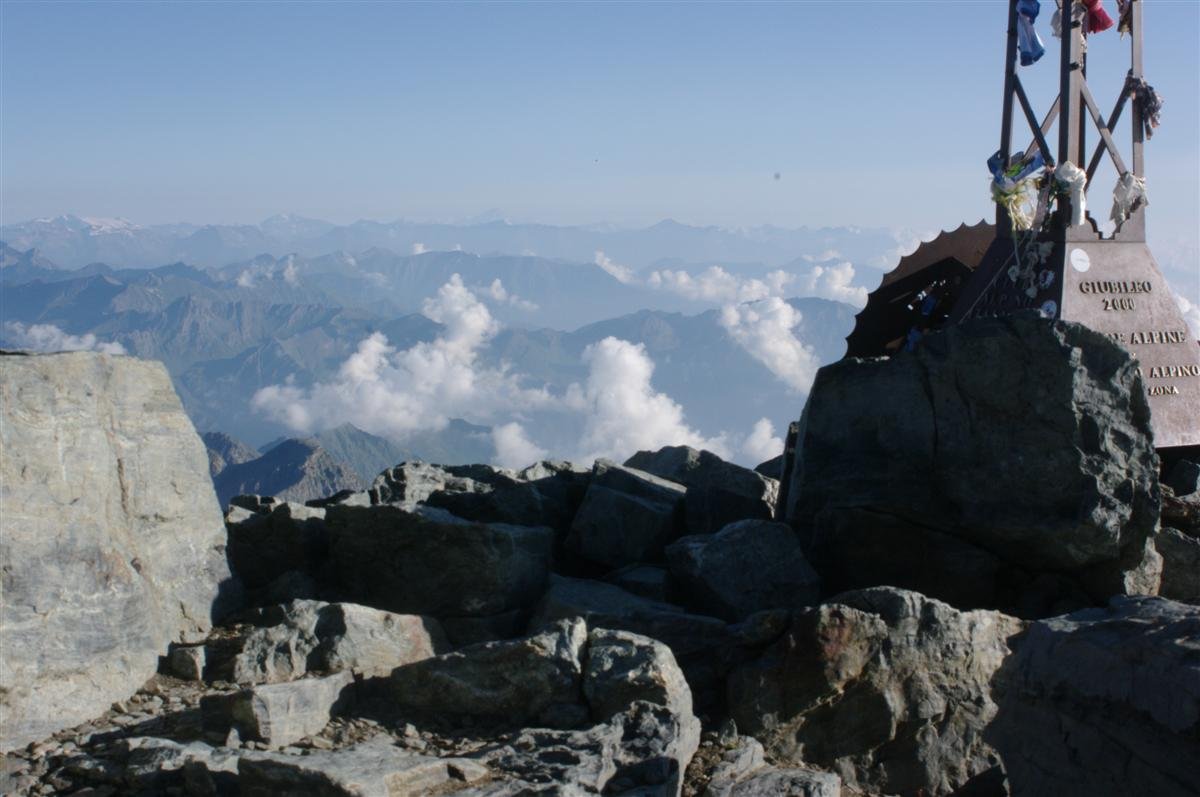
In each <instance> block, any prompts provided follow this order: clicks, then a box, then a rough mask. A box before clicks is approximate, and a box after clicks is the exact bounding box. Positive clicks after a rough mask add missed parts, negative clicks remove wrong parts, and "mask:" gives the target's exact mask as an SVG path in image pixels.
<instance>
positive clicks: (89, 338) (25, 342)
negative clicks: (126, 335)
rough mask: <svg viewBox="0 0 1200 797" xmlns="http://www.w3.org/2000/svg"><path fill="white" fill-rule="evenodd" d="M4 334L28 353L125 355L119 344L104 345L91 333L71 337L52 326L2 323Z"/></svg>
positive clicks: (17, 322) (15, 322)
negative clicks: (77, 352) (63, 352)
mask: <svg viewBox="0 0 1200 797" xmlns="http://www.w3.org/2000/svg"><path fill="white" fill-rule="evenodd" d="M4 334H5V337H7V338H8V339H9V340H10V341H12V343H13V344H14V345H16V346H17V348H19V349H26V350H28V351H38V352H51V351H98V352H100V353H101V354H125V347H124V346H122V345H121V344H120V343H115V342H114V343H105V342H103V341H101V340H99V339H97V338H96V336H95V335H93V334H92V333H91V332H88V333H87V334H86V335H71V334H69V333H67V332H64V331H62V330H61V329H59V328H58V327H56V326H55V325H54V324H31V325H29V326H25V325H24V324H22V323H21V322H20V321H6V322H4Z"/></svg>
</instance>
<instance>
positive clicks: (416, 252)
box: [412, 241, 429, 255]
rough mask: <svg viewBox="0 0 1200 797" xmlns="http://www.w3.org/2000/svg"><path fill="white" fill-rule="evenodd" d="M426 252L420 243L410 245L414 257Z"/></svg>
mask: <svg viewBox="0 0 1200 797" xmlns="http://www.w3.org/2000/svg"><path fill="white" fill-rule="evenodd" d="M428 251H429V250H428V249H426V248H425V244H423V243H421V242H420V241H418V242H416V243H415V244H413V245H412V253H413V254H414V255H423V254H425V253H426V252H428Z"/></svg>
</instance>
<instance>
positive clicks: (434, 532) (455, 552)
mask: <svg viewBox="0 0 1200 797" xmlns="http://www.w3.org/2000/svg"><path fill="white" fill-rule="evenodd" d="M325 511H326V513H327V514H326V524H327V526H328V528H329V535H330V544H329V548H330V557H331V560H332V564H333V567H334V569H335V571H336V574H337V579H338V582H339V587H340V588H341V590H342V591H344V592H345V594H346V595H347V596H348V597H349V598H351V599H352V600H354V601H355V602H357V603H361V604H364V605H367V606H374V607H377V608H380V609H386V610H388V611H393V612H401V613H405V614H422V615H432V616H435V617H438V618H439V619H440V618H443V617H489V616H493V615H497V614H502V613H504V612H508V611H512V610H514V609H523V608H528V607H529V606H531V605H532V604H533V603H534V602H535V601H536V600H537V599H538V596H539V595H541V593H542V590H543V589H544V587H545V584H546V578H547V576H548V575H549V572H550V561H551V552H552V547H553V544H554V532H553V531H552V530H551V529H549V528H545V527H533V526H509V525H505V524H500V523H492V524H481V523H470V522H468V521H464V520H461V519H459V518H456V517H454V516H452V515H450V514H449V513H447V512H445V511H442V510H437V509H432V508H429V507H421V508H420V509H419V510H418V511H417V512H408V511H406V510H404V509H401V508H399V507H394V506H386V505H380V506H372V507H355V506H344V505H341V506H331V507H329V508H328V509H326V510H325Z"/></svg>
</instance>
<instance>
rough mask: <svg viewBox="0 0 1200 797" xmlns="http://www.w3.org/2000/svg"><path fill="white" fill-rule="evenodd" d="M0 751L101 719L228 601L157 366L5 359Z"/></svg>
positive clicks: (217, 536)
mask: <svg viewBox="0 0 1200 797" xmlns="http://www.w3.org/2000/svg"><path fill="white" fill-rule="evenodd" d="M0 450H2V451H3V452H4V454H3V456H0V484H2V485H3V498H2V503H3V511H0V571H2V573H3V586H2V589H3V595H4V598H3V601H2V602H0V651H3V652H2V654H0V750H7V749H11V748H13V747H17V746H21V745H24V744H26V743H28V742H31V741H36V740H38V739H42V738H44V737H46V736H48V735H50V734H51V733H53V732H54V731H56V730H58V729H60V728H65V727H70V726H72V725H75V724H77V723H79V722H81V721H83V720H86V719H89V718H91V717H94V716H97V715H99V714H101V713H103V712H104V710H105V709H106V708H107V707H108V706H109V705H110V704H111V703H112V702H113V701H115V700H121V699H124V698H126V697H128V696H129V695H131V694H133V692H134V691H136V690H137V688H138V687H140V686H141V685H142V684H143V683H144V682H145V681H146V679H148V678H149V677H150V676H152V675H153V674H154V673H155V671H156V670H157V667H158V657H159V656H160V655H162V654H164V653H166V651H167V645H168V644H169V643H170V642H172V641H177V642H189V641H198V640H200V639H202V638H203V637H204V636H205V635H206V634H207V632H208V630H209V628H210V627H211V624H212V620H213V619H214V617H219V616H220V615H221V614H223V613H225V612H226V611H228V610H229V609H232V608H235V606H236V602H237V601H238V600H239V598H238V596H237V594H236V589H235V587H236V585H235V584H234V583H233V582H232V581H231V579H230V574H229V567H228V564H227V563H226V561H225V555H224V544H225V529H224V524H223V523H222V522H221V512H220V509H219V508H218V506H217V501H216V497H215V495H214V494H213V490H212V482H211V480H210V479H209V475H208V460H207V457H206V455H205V452H204V445H203V443H201V442H200V438H199V437H198V436H197V435H196V432H195V430H194V429H193V427H192V424H191V421H189V420H188V418H187V416H186V415H185V414H184V412H183V408H182V407H181V406H180V403H179V398H178V397H177V396H176V394H175V391H174V389H173V388H172V387H171V381H170V378H169V377H168V375H167V372H166V369H164V368H163V366H162V364H161V363H157V362H148V361H143V360H137V359H134V358H132V357H114V356H108V355H102V354H95V353H89V352H73V353H65V354H52V355H36V356H26V355H12V354H4V355H0Z"/></svg>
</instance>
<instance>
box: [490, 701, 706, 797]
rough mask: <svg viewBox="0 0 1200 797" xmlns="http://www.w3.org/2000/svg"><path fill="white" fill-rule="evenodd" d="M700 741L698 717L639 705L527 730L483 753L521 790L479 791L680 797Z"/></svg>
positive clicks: (651, 705) (494, 768)
mask: <svg viewBox="0 0 1200 797" xmlns="http://www.w3.org/2000/svg"><path fill="white" fill-rule="evenodd" d="M699 743H700V723H699V721H698V720H697V719H696V718H695V717H694V716H691V715H686V716H680V715H677V714H674V713H672V712H671V711H670V710H669V709H667V708H666V707H664V706H658V705H654V704H651V703H645V702H637V703H634V704H633V705H632V706H630V707H629V708H628V709H627V710H626V711H623V712H621V713H620V714H617V715H615V716H614V717H612V718H611V719H610V720H608V721H607V722H605V723H601V724H599V725H595V726H593V727H591V728H587V729H585V730H551V729H542V728H526V729H524V730H522V731H521V732H520V733H518V734H517V735H516V736H515V738H513V739H511V740H510V741H506V742H505V743H503V744H499V745H496V746H494V747H491V748H487V749H485V750H483V751H481V754H480V755H481V757H482V759H483V760H485V761H486V762H487V764H488V766H489V767H491V768H492V769H493V770H498V771H500V772H502V773H504V774H505V775H508V776H509V777H512V778H514V779H515V780H516V788H509V787H508V784H504V785H502V786H501V787H500V789H498V790H497V791H495V792H490V791H489V792H479V794H480V797H482V796H483V795H484V794H487V795H489V797H491V795H522V797H524V796H525V795H530V794H547V795H570V796H571V797H574V795H584V794H611V795H620V794H625V795H629V797H679V794H680V792H681V790H682V786H683V773H684V770H685V769H686V768H687V765H688V762H689V761H690V760H691V758H692V756H693V755H694V754H695V752H696V748H697V747H699Z"/></svg>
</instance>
